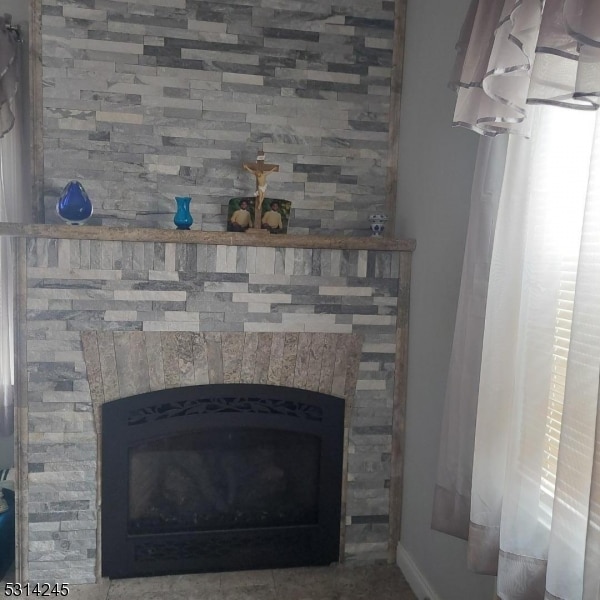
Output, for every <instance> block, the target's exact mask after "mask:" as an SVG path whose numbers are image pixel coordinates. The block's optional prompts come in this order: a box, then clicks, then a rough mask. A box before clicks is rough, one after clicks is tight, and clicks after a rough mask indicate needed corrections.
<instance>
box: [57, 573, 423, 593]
mask: <svg viewBox="0 0 600 600" xmlns="http://www.w3.org/2000/svg"><path fill="white" fill-rule="evenodd" d="M68 598H69V600H163V599H164V598H169V599H174V600H417V598H416V596H415V595H414V594H413V593H412V592H411V590H410V588H409V586H408V584H407V583H406V580H405V579H404V577H403V575H402V573H401V571H400V570H399V569H398V568H397V567H395V566H388V565H385V566H378V565H370V566H332V567H306V568H298V569H277V570H273V571H239V572H236V573H207V574H202V575H173V576H169V577H145V578H139V579H119V580H114V581H109V580H104V581H103V582H102V583H100V584H98V585H85V586H81V585H79V586H70V592H69V595H68Z"/></svg>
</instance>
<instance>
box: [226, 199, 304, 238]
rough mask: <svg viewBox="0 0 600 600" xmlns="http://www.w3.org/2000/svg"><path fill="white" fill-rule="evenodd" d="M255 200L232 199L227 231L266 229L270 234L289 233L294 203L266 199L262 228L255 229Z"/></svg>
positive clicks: (228, 213)
mask: <svg viewBox="0 0 600 600" xmlns="http://www.w3.org/2000/svg"><path fill="white" fill-rule="evenodd" d="M255 200H256V199H255V198H254V196H248V197H245V198H232V199H231V200H230V201H229V207H228V210H227V231H238V232H244V231H248V229H264V230H267V231H268V232H269V233H273V234H280V233H287V230H288V223H289V220H290V212H291V210H292V203H291V201H290V200H281V199H279V198H265V199H264V201H263V205H262V210H261V213H262V214H261V217H260V227H255V223H256V221H255Z"/></svg>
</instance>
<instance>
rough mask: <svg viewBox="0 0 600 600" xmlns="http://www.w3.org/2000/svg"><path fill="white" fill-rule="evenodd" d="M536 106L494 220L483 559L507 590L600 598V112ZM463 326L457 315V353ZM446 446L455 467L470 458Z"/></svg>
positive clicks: (477, 528) (483, 400) (481, 565)
mask: <svg viewBox="0 0 600 600" xmlns="http://www.w3.org/2000/svg"><path fill="white" fill-rule="evenodd" d="M530 117H531V119H532V135H531V139H529V140H528V139H525V138H522V137H519V136H514V137H511V138H510V140H509V142H508V151H507V157H506V166H505V171H504V180H503V184H502V192H501V196H500V201H499V206H498V214H497V222H496V225H495V227H494V231H495V233H494V236H493V237H494V240H493V251H492V258H491V264H490V271H489V284H488V286H487V303H486V307H485V320H484V329H483V343H482V351H481V369H480V372H479V391H478V402H477V417H476V432H475V442H474V461H473V475H472V486H471V494H470V502H471V507H470V526H469V532H468V554H469V563H470V565H471V567H472V568H473V569H475V570H477V571H479V572H482V573H489V574H496V573H497V575H498V584H497V586H498V596H499V597H500V598H502V600H530V599H532V600H533V599H536V600H537V599H540V600H542V599H544V598H546V599H548V600H550V599H552V600H554V599H565V600H581V599H583V600H597V599H598V597H599V596H598V594H599V590H600V535H599V532H600V473H599V472H598V469H599V468H600V411H599V398H598V392H599V380H600V119H598V117H597V113H587V112H580V111H565V110H564V109H560V108H554V107H538V108H536V109H534V111H533V113H532V114H531V115H530ZM566 148H568V152H566V151H565V149H566ZM492 222H493V221H492V220H491V219H490V220H488V223H492ZM479 224H480V225H481V222H480V223H479ZM467 295H468V294H467ZM476 295H477V294H476ZM457 325H460V323H459V324H457ZM461 336H463V337H464V327H462V328H460V327H458V326H457V332H456V334H455V345H456V348H453V352H454V353H455V354H456V353H457V352H458V353H459V354H460V352H463V353H464V348H462V339H461ZM473 339H475V340H476V339H477V336H476V335H475V336H474V337H473ZM461 348H462V350H461ZM459 354H458V355H459ZM458 355H457V356H458ZM457 364H458V363H457ZM457 368H459V367H457V365H454V369H455V375H454V377H456V373H457V372H458V373H459V372H460V371H456V369H457ZM460 368H463V369H464V370H465V371H466V372H468V371H469V365H466V364H465V363H462V366H461V367H460ZM475 371H477V365H476V369H475ZM471 376H472V377H475V376H476V375H475V374H474V373H471ZM452 380H453V376H452V375H451V377H450V378H449V383H450V384H452ZM451 389H452V387H451V385H449V390H450V391H451ZM467 428H468V423H467ZM454 434H455V435H460V436H464V435H469V432H468V431H466V432H465V431H462V432H461V431H460V426H459V427H458V428H455V429H454ZM442 457H443V460H441V462H440V465H441V468H442V466H443V463H444V462H445V463H446V465H448V464H449V465H450V468H451V467H452V462H453V460H456V455H455V457H454V459H452V458H449V457H448V452H447V451H446V450H445V449H444V448H442V452H441V459H442ZM467 471H468V469H467ZM442 474H443V471H442ZM446 484H447V481H445V480H444V479H443V477H440V482H439V486H440V487H442V488H444V489H445V487H450V489H453V488H452V486H453V485H454V484H453V482H450V485H449V486H447V485H446ZM455 488H456V486H455ZM436 496H438V497H439V496H440V494H439V491H438V492H437V493H436ZM468 500H469V498H468V493H467V498H466V502H467V503H468ZM438 519H441V520H442V521H443V518H440V516H439V515H438ZM435 521H436V516H435V515H434V524H435ZM438 528H440V529H444V527H438Z"/></svg>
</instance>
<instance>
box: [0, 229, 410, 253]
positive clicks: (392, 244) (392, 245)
mask: <svg viewBox="0 0 600 600" xmlns="http://www.w3.org/2000/svg"><path fill="white" fill-rule="evenodd" d="M0 235H9V236H14V237H27V238H46V239H65V240H76V239H78V240H102V241H123V242H162V243H173V244H204V245H223V246H255V247H267V248H307V249H310V248H320V249H331V250H379V251H388V252H389V251H391V252H394V251H396V252H412V251H413V250H414V249H415V246H416V242H415V240H411V239H394V238H388V237H374V236H371V237H347V236H329V235H295V234H286V235H268V234H256V233H231V232H221V231H198V230H189V231H179V230H177V229H152V228H139V227H96V226H74V225H37V224H31V225H27V224H19V223H0Z"/></svg>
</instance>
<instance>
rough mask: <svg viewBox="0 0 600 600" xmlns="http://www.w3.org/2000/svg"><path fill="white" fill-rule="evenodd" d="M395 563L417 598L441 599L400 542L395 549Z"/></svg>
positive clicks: (427, 599) (424, 599)
mask: <svg viewBox="0 0 600 600" xmlns="http://www.w3.org/2000/svg"><path fill="white" fill-rule="evenodd" d="M396 564H397V565H398V567H399V568H400V570H401V571H402V573H404V577H406V581H408V585H410V587H411V588H412V591H413V592H414V593H415V595H416V596H417V598H418V599H419V600H442V599H441V598H440V597H439V596H438V594H437V593H436V592H435V591H434V590H433V588H432V587H431V585H430V583H429V581H427V578H426V577H425V575H423V573H422V572H421V570H420V569H419V567H417V565H416V564H415V561H414V560H413V559H412V557H411V555H410V554H409V553H408V552H407V551H406V549H405V548H404V546H402V544H398V548H397V550H396Z"/></svg>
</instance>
